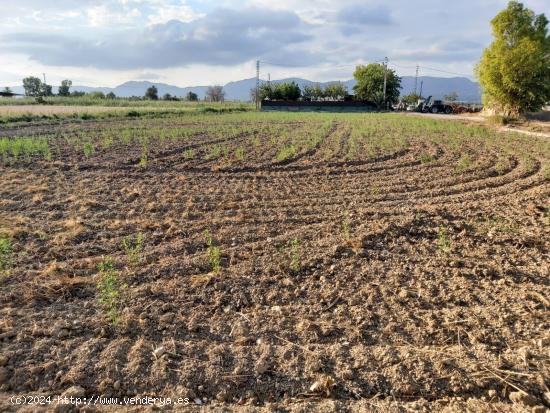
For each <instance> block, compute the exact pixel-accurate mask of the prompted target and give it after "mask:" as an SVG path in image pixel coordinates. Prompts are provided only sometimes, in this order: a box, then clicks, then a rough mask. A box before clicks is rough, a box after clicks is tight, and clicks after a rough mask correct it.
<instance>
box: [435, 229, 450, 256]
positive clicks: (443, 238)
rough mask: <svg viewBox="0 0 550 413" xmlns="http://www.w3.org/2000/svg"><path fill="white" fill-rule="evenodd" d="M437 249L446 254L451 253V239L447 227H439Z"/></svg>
mask: <svg viewBox="0 0 550 413" xmlns="http://www.w3.org/2000/svg"><path fill="white" fill-rule="evenodd" d="M437 248H438V249H439V251H440V252H442V253H444V254H448V253H449V252H451V239H450V238H449V235H448V233H447V228H445V227H439V230H438V232H437Z"/></svg>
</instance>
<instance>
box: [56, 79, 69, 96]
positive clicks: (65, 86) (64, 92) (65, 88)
mask: <svg viewBox="0 0 550 413" xmlns="http://www.w3.org/2000/svg"><path fill="white" fill-rule="evenodd" d="M72 85H73V82H72V80H68V79H65V80H62V81H61V85H60V86H59V90H58V92H57V94H58V95H59V96H70V95H71V92H70V91H69V89H70V88H71V86H72Z"/></svg>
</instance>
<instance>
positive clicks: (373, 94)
mask: <svg viewBox="0 0 550 413" xmlns="http://www.w3.org/2000/svg"><path fill="white" fill-rule="evenodd" d="M385 71H387V81H386V101H387V102H388V103H390V104H392V103H395V102H397V101H398V100H399V90H400V89H401V78H400V77H399V76H397V74H396V73H395V71H394V70H392V69H387V68H385V67H384V65H381V64H379V63H371V64H368V65H366V66H365V65H359V66H357V67H356V68H355V72H353V77H354V78H355V80H356V81H357V84H356V85H355V86H354V87H353V90H354V91H355V96H356V97H357V98H358V99H360V100H368V101H371V102H374V103H376V104H377V105H378V107H379V108H382V107H384V72H385Z"/></svg>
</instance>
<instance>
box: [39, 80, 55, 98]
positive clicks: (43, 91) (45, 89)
mask: <svg viewBox="0 0 550 413" xmlns="http://www.w3.org/2000/svg"><path fill="white" fill-rule="evenodd" d="M40 96H53V92H52V85H48V84H47V83H42V84H41V85H40Z"/></svg>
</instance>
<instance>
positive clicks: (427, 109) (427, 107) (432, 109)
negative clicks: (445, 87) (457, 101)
mask: <svg viewBox="0 0 550 413" xmlns="http://www.w3.org/2000/svg"><path fill="white" fill-rule="evenodd" d="M421 111H422V113H445V114H447V115H449V114H451V113H453V107H452V106H451V105H446V104H444V103H443V102H442V101H441V100H434V99H433V97H432V96H430V97H429V98H428V99H426V101H425V102H424V103H423V104H422V106H421Z"/></svg>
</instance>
